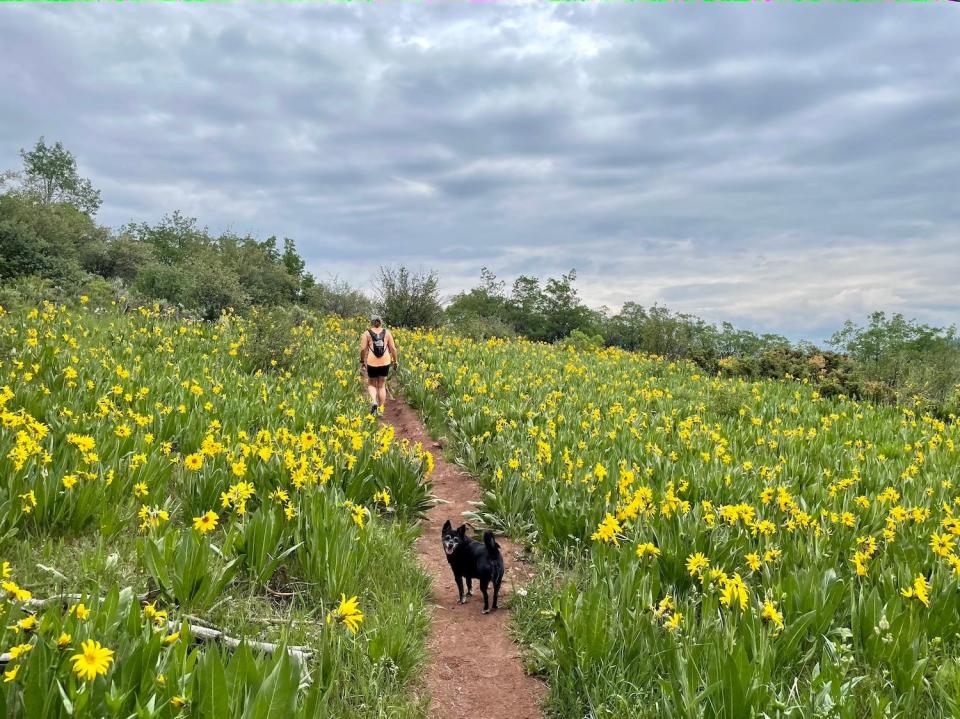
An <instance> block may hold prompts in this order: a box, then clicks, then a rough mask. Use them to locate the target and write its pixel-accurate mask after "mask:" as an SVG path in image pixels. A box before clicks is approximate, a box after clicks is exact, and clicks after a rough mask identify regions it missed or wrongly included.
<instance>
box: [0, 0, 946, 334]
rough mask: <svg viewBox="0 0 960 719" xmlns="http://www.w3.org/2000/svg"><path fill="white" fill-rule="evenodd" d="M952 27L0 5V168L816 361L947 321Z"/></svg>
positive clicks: (134, 209) (908, 11) (925, 14)
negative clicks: (69, 160)
mask: <svg viewBox="0 0 960 719" xmlns="http://www.w3.org/2000/svg"><path fill="white" fill-rule="evenodd" d="M958 38H960V5H956V4H953V3H947V2H933V3H929V4H920V5H916V4H888V3H868V4H862V5H861V4H853V5H848V4H840V3H830V4H819V5H810V4H795V3H787V2H781V3H765V4H751V5H736V6H733V5H726V4H707V3H689V4H686V3H685V4H647V3H642V2H641V3H621V2H603V3H592V2H591V3H579V2H578V3H572V4H554V3H548V2H530V3H524V4H519V5H505V4H490V3H479V2H473V3H471V2H457V3H448V2H429V1H421V2H378V3H371V4H367V3H362V4H358V3H353V4H349V3H346V4H344V3H339V4H333V3H314V4H304V3H271V4H266V3H260V4H207V3H202V4H185V5H184V4H166V3H164V4H120V5H117V4H103V5H100V4H94V5H89V4H78V5H62V4H54V5H43V4H41V5H24V4H19V3H18V4H13V5H0V48H2V52H3V57H4V60H3V62H2V63H0V88H2V89H0V169H3V168H12V167H15V166H17V165H18V164H19V159H18V157H17V152H18V150H19V149H20V148H21V147H26V146H30V145H32V144H33V143H34V142H35V141H36V139H37V138H38V137H39V136H40V135H45V136H46V137H47V139H48V140H53V139H59V140H62V141H63V142H64V143H65V144H66V146H67V147H68V148H69V149H70V150H72V151H73V153H74V154H75V155H76V157H77V159H78V162H79V165H80V169H81V173H82V174H84V175H86V176H88V177H90V178H91V179H92V180H93V182H94V184H95V185H96V186H97V187H99V188H101V190H102V192H103V197H104V205H103V208H102V209H101V211H100V215H99V219H100V220H101V221H102V222H104V223H105V224H108V225H111V226H117V225H120V224H122V223H124V222H126V221H129V220H131V219H133V220H137V221H140V220H146V221H155V220H157V219H159V218H160V217H161V216H162V215H163V214H164V213H167V212H170V211H172V210H174V209H181V210H182V211H184V212H185V213H187V214H189V215H191V216H194V217H197V218H198V219H199V220H200V222H201V224H204V225H207V226H209V227H210V228H211V229H212V230H217V231H219V230H222V229H231V230H233V231H236V232H240V233H252V234H254V235H255V236H258V237H266V236H268V235H270V234H277V235H279V236H289V237H292V238H294V239H295V240H296V241H297V244H298V246H299V248H300V249H301V252H302V253H303V254H304V256H305V257H306V259H307V262H308V266H309V268H310V269H311V270H312V271H313V272H314V273H315V274H316V275H317V276H318V277H320V278H321V279H322V278H325V277H329V276H333V275H336V276H339V277H341V278H343V279H347V280H350V281H352V282H354V283H355V284H360V285H362V286H364V287H367V288H368V287H369V285H370V280H371V278H372V276H373V274H374V272H375V270H376V267H377V266H378V265H379V264H380V263H406V264H408V265H410V266H413V267H422V268H432V269H435V270H437V271H438V272H439V273H440V275H441V277H442V287H443V290H444V292H445V294H447V295H449V294H452V293H453V292H456V291H457V290H459V289H462V288H465V287H469V286H471V285H472V284H473V283H474V281H475V280H476V279H477V277H478V274H479V270H480V268H481V267H482V266H488V267H490V268H491V269H492V270H494V271H495V272H496V273H497V274H498V275H500V276H501V277H502V278H504V279H507V280H508V281H511V280H512V279H513V278H514V277H515V276H516V275H518V274H521V273H528V274H529V273H532V274H536V275H539V276H547V275H554V276H556V275H558V274H559V273H562V272H565V271H567V270H569V269H570V268H576V269H577V272H578V286H579V287H580V290H581V293H582V295H583V297H584V298H585V299H586V300H587V302H588V303H589V304H591V305H593V306H600V305H604V304H605V305H608V306H610V307H614V308H616V307H618V306H619V305H620V304H622V303H623V302H624V301H627V300H634V301H637V302H640V303H642V304H652V303H654V302H661V303H665V304H666V305H668V306H669V307H671V308H674V309H677V310H683V311H687V312H693V313H696V314H699V315H701V316H703V317H706V318H708V319H711V320H722V319H726V320H731V321H734V322H736V323H739V324H741V325H744V326H747V327H751V328H755V329H763V330H773V331H780V332H783V333H786V334H788V335H790V336H792V337H795V338H799V337H807V338H811V339H820V338H822V337H823V336H824V334H826V333H828V332H829V330H830V329H832V328H834V327H836V326H837V325H838V324H839V323H841V322H842V321H843V320H844V319H845V318H847V317H852V318H862V317H863V316H864V315H865V314H866V313H867V312H869V311H870V310H873V309H880V308H884V309H887V310H892V311H901V312H904V313H906V314H908V315H910V316H912V317H916V318H918V319H920V320H923V321H928V322H933V323H937V324H948V323H952V322H958V321H960V296H958V293H957V286H958V280H957V278H958V277H960V200H958V198H957V191H958V186H960V150H958V145H960V53H958V52H957V42H958Z"/></svg>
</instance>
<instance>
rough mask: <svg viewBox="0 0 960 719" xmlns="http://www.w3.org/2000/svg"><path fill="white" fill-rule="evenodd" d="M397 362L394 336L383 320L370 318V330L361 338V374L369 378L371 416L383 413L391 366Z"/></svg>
mask: <svg viewBox="0 0 960 719" xmlns="http://www.w3.org/2000/svg"><path fill="white" fill-rule="evenodd" d="M391 362H392V363H393V364H396V362H397V347H396V345H394V344H393V335H392V334H390V330H388V329H387V328H386V327H384V326H383V318H382V317H381V316H380V315H374V316H373V317H371V318H370V328H369V329H368V330H367V331H366V332H364V333H363V335H362V336H361V337H360V373H361V375H363V374H366V376H367V394H369V395H370V414H377V412H378V411H379V412H380V413H383V406H384V405H385V404H386V402H387V375H388V374H389V373H390V364H391Z"/></svg>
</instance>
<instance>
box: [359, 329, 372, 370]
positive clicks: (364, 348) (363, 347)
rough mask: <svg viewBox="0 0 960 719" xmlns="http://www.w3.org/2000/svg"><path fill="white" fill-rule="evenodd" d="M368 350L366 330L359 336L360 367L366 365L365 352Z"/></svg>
mask: <svg viewBox="0 0 960 719" xmlns="http://www.w3.org/2000/svg"><path fill="white" fill-rule="evenodd" d="M368 352H370V346H369V337H368V335H367V333H366V332H364V333H363V336H362V337H361V338H360V369H363V368H364V367H366V366H367V353H368Z"/></svg>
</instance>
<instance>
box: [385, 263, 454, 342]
mask: <svg viewBox="0 0 960 719" xmlns="http://www.w3.org/2000/svg"><path fill="white" fill-rule="evenodd" d="M376 309H377V310H378V311H379V312H380V314H381V315H383V321H384V322H386V323H387V324H388V325H393V326H395V327H436V326H438V325H439V324H440V322H441V321H442V319H443V308H442V307H441V306H440V292H439V286H438V278H437V274H436V273H435V272H433V271H430V272H416V273H411V272H410V270H408V269H407V268H406V267H404V266H403V265H400V266H397V267H388V266H385V265H384V266H381V267H380V273H379V275H378V277H377V280H376Z"/></svg>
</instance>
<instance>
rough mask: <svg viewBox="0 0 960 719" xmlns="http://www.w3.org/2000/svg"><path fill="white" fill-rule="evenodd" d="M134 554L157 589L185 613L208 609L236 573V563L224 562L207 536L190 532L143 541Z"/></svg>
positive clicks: (145, 538)
mask: <svg viewBox="0 0 960 719" xmlns="http://www.w3.org/2000/svg"><path fill="white" fill-rule="evenodd" d="M137 554H138V556H139V557H140V562H141V563H142V564H143V566H144V567H146V570H147V572H149V574H150V576H152V577H153V578H154V580H155V581H156V583H157V586H159V587H160V589H161V590H162V591H163V592H164V593H165V595H166V596H167V597H168V598H169V599H170V600H175V601H176V602H177V603H178V604H179V605H180V606H181V607H183V608H184V609H186V610H197V611H202V610H204V609H207V608H209V607H210V605H212V604H213V603H214V602H215V601H217V600H218V599H220V596H221V594H222V592H223V590H224V588H225V587H226V586H227V584H228V583H229V582H230V580H231V579H233V576H234V574H236V572H237V562H238V560H237V559H232V560H230V561H225V560H224V559H223V556H222V554H221V553H220V552H219V550H217V549H216V548H215V547H213V545H212V544H211V542H210V538H209V536H208V535H201V534H199V533H198V532H197V531H196V530H193V529H183V530H180V529H171V530H168V531H166V532H163V533H162V534H161V535H160V536H157V537H154V536H147V537H144V538H142V539H140V540H139V541H138V542H137Z"/></svg>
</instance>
